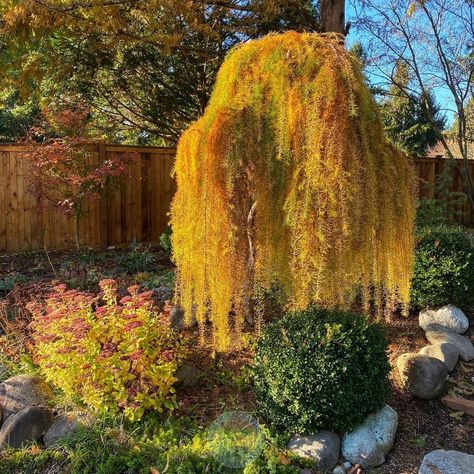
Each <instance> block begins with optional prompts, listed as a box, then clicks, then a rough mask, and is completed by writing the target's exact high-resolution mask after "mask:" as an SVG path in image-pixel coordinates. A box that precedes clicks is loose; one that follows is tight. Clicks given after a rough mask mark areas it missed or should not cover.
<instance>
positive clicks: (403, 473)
mask: <svg viewBox="0 0 474 474" xmlns="http://www.w3.org/2000/svg"><path fill="white" fill-rule="evenodd" d="M146 252H148V253H149V255H148V258H149V259H150V261H152V262H153V265H154V268H155V269H158V271H149V270H150V268H148V267H147V262H146V258H142V259H141V257H139V256H138V257H136V260H137V261H139V262H138V264H144V268H143V270H148V271H137V272H135V273H130V272H127V271H126V268H124V267H125V266H126V265H127V263H124V262H127V259H126V258H124V256H127V255H129V254H130V251H129V249H111V250H107V251H100V252H99V251H92V250H91V251H82V252H50V254H49V258H48V256H47V255H46V254H45V253H44V252H35V253H23V254H18V255H11V256H8V255H7V256H2V257H0V275H1V278H0V283H3V288H2V293H1V294H0V298H1V299H3V309H1V307H0V310H2V311H3V316H4V317H5V315H6V314H7V313H6V311H7V310H9V311H10V313H9V314H10V315H13V316H17V317H25V318H26V316H25V314H24V313H23V312H22V311H20V312H18V309H19V307H20V306H22V305H24V304H26V303H27V302H28V301H29V300H30V299H31V298H33V297H34V296H35V295H34V292H33V289H34V288H36V289H37V291H38V292H39V293H41V292H44V291H47V290H48V289H49V288H50V287H51V281H53V280H57V281H61V282H65V283H67V284H69V285H71V286H76V287H77V288H80V289H82V290H86V291H93V292H97V291H98V286H97V284H98V281H99V279H101V278H111V277H112V278H115V279H117V280H118V281H119V283H120V286H123V288H126V287H127V286H128V285H130V284H133V283H140V284H143V285H144V287H146V288H148V289H153V288H154V285H155V286H157V287H158V288H161V290H164V289H165V288H167V285H168V287H169V286H170V285H171V281H172V278H170V271H172V266H171V264H170V262H169V260H168V258H167V257H166V255H165V254H164V253H163V252H162V251H161V250H160V249H159V248H150V249H147V250H146ZM150 255H151V257H150ZM142 257H143V256H142ZM133 258H134V257H132V259H133ZM140 259H141V260H140ZM128 262H129V263H128V264H130V261H128ZM140 262H141V263H140ZM143 262H145V263H143ZM135 263H136V262H135ZM138 264H137V265H138ZM130 265H131V267H133V266H134V265H133V262H132V264H130ZM135 269H136V268H135ZM147 285H148V286H147ZM13 286H15V291H14V293H13V294H15V295H17V298H24V301H21V300H19V299H15V300H14V301H12V300H10V298H11V294H12V293H11V291H10V290H11V289H12V287H13ZM22 288H24V289H30V290H31V291H30V292H29V291H23V292H22V291H21V289H22ZM165 293H166V292H164V291H162V293H161V294H160V295H158V297H157V303H158V304H161V303H163V302H164V301H162V300H163V295H164V294H165ZM9 304H14V305H15V308H11V307H9ZM12 310H13V311H12ZM22 315H23V316H22ZM468 316H469V317H470V322H471V326H470V330H469V332H468V333H467V335H468V336H469V337H471V339H472V338H473V337H474V331H473V327H474V313H471V314H468ZM14 324H15V321H14V320H12V321H11V325H10V326H9V330H13V329H14ZM19 324H20V326H21V327H22V330H26V329H25V328H26V324H27V321H23V322H21V321H19ZM387 334H388V337H389V358H390V362H391V364H392V367H394V369H393V370H392V373H391V387H392V399H391V400H390V401H389V402H388V403H389V404H390V405H391V406H392V407H393V408H394V409H395V410H396V411H397V412H398V415H399V427H398V432H397V438H396V442H395V446H394V449H393V450H392V451H391V452H390V453H389V455H388V456H387V461H386V463H385V464H384V465H382V466H381V467H379V468H376V469H372V470H370V471H369V472H376V473H380V474H412V473H413V474H415V473H417V472H418V467H419V465H420V463H421V460H422V458H423V457H424V455H425V454H427V453H428V452H430V451H432V450H435V449H447V450H451V449H452V450H457V451H462V452H466V453H473V446H474V418H472V417H469V416H467V415H463V414H461V413H459V412H455V411H453V410H451V409H449V408H448V407H446V406H445V405H443V404H442V403H441V402H440V401H439V400H438V399H437V400H430V401H425V400H419V399H416V398H414V397H412V396H411V395H409V394H408V393H407V391H405V390H403V389H401V388H400V384H399V381H398V372H397V371H396V370H395V367H396V359H397V357H398V356H399V355H401V354H403V353H406V352H417V351H418V350H419V349H420V348H421V347H422V346H424V345H426V340H425V337H424V332H423V330H422V329H421V328H420V327H419V325H418V318H417V315H416V314H412V315H410V317H409V318H408V319H405V318H402V317H400V316H396V317H394V319H393V320H392V321H391V323H390V328H389V331H387ZM186 339H189V340H190V341H191V343H190V347H191V348H192V351H191V355H190V361H191V362H192V364H193V365H194V367H195V368H197V370H198V371H199V374H200V378H199V380H198V381H197V382H195V383H193V384H192V386H189V387H183V388H180V389H179V390H178V392H177V408H176V410H175V412H174V415H172V418H173V420H174V421H176V422H177V423H179V419H182V420H187V421H186V422H184V421H183V423H185V424H187V423H188V421H189V420H191V421H190V423H191V424H192V425H193V426H194V428H193V429H200V430H202V429H205V428H206V427H207V426H209V424H210V423H211V422H212V421H213V420H215V419H216V418H217V417H218V416H219V415H221V414H222V413H223V412H224V411H229V410H245V411H249V412H255V411H256V404H255V401H254V396H253V393H252V389H251V385H250V383H249V378H248V375H247V372H248V370H247V366H248V364H250V363H251V361H252V356H253V352H252V351H253V339H252V338H251V337H250V336H249V337H248V340H247V344H246V348H245V349H242V350H239V351H231V352H229V353H227V354H225V355H222V356H216V355H213V353H212V351H211V350H210V349H209V348H201V347H199V346H198V344H197V342H198V335H197V330H192V329H191V330H186ZM11 341H12V339H9V343H11ZM21 349H22V347H21V345H20V346H19V345H17V346H15V345H13V346H12V345H10V346H8V347H7V346H5V345H3V346H2V347H0V350H2V352H3V355H4V356H8V357H12V353H11V351H12V350H13V351H14V350H21ZM462 367H464V372H463V371H462V369H461V368H462ZM472 377H474V364H470V365H469V364H467V365H464V366H463V365H462V364H458V367H457V368H456V369H455V370H454V372H453V373H452V374H451V375H450V383H452V382H453V381H454V382H456V381H459V380H464V381H470V380H471V378H472ZM348 389H349V390H357V386H354V387H348ZM466 397H467V398H471V399H474V397H472V396H471V397H469V396H466ZM168 421H169V420H168ZM117 442H118V443H120V442H121V441H120V440H118V441H117ZM123 442H128V441H126V440H123ZM276 453H277V454H276V455H275V452H274V455H275V456H276V457H275V459H276V461H275V462H276V463H277V464H280V465H281V466H284V465H287V464H289V463H290V459H289V458H288V457H287V456H286V453H285V452H284V451H278V450H276ZM63 454H64V453H63ZM23 455H24V456H25V459H30V461H28V462H31V464H25V465H29V466H39V465H41V466H42V467H41V468H38V469H39V470H37V471H35V470H34V469H33V471H31V470H30V472H38V473H42V474H46V473H50V472H63V471H61V468H60V466H66V465H68V459H69V460H70V459H71V458H70V457H69V458H68V456H71V455H70V454H69V455H67V456H66V457H65V458H64V457H61V456H59V457H60V459H58V460H56V461H55V460H54V456H53V457H52V458H51V459H50V460H48V461H47V462H46V461H45V462H44V464H41V463H39V461H38V463H36V464H35V463H34V462H33V461H31V460H32V459H34V458H35V457H39V456H44V453H43V454H41V451H40V450H38V449H36V448H32V449H31V450H29V451H28V452H27V453H25V452H24V453H23ZM5 456H6V457H4V459H3V460H2V463H3V464H2V466H3V467H0V472H2V473H4V472H5V473H6V472H8V473H16V472H22V471H20V470H18V471H15V470H14V469H15V468H13V467H11V468H10V467H8V466H9V464H8V463H9V462H12V459H13V457H14V456H13V455H12V454H11V453H9V454H6V455H5ZM25 462H26V461H25ZM150 462H151V461H150ZM5 466H7V467H5ZM11 466H13V464H11ZM150 467H153V465H152V464H150ZM5 469H11V470H5ZM64 472H67V471H64ZM101 472H102V471H101ZM104 472H113V471H104ZM128 472H131V473H132V472H139V471H134V470H133V468H132V469H131V470H130V471H128ZM151 472H153V473H154V471H151ZM186 472H188V471H186ZM189 472H193V471H189ZM195 472H201V471H199V470H197V471H195ZM212 472H214V471H212ZM259 472H265V470H262V471H259ZM275 472H283V471H275Z"/></svg>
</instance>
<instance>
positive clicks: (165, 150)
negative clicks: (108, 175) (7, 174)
mask: <svg viewBox="0 0 474 474" xmlns="http://www.w3.org/2000/svg"><path fill="white" fill-rule="evenodd" d="M99 146H105V151H106V152H127V153H152V154H157V155H160V154H161V155H169V154H173V153H175V152H176V148H173V147H159V146H138V145H120V144H114V143H92V144H90V145H88V147H90V150H91V151H95V150H98V148H99ZM29 148H30V147H29V146H27V145H17V144H14V143H0V152H24V151H28V150H29Z"/></svg>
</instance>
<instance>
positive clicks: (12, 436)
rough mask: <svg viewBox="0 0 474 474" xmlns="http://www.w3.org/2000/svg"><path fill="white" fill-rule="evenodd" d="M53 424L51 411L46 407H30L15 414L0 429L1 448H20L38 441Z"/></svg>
mask: <svg viewBox="0 0 474 474" xmlns="http://www.w3.org/2000/svg"><path fill="white" fill-rule="evenodd" d="M51 422H52V414H51V411H50V410H49V409H48V408H45V407H28V408H25V409H23V410H21V411H19V412H18V413H15V414H14V415H12V416H10V417H9V418H8V420H7V421H6V422H5V423H4V425H3V426H2V428H1V429H0V448H2V447H5V446H10V447H12V448H20V447H21V446H22V445H23V444H24V443H26V442H29V441H37V440H38V439H39V438H40V437H41V436H42V435H43V433H44V432H45V431H46V430H47V429H48V427H49V426H50V425H51Z"/></svg>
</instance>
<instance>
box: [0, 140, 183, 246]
mask: <svg viewBox="0 0 474 474" xmlns="http://www.w3.org/2000/svg"><path fill="white" fill-rule="evenodd" d="M25 151H26V148H25V147H21V146H16V145H9V146H8V145H4V146H0V253H2V252H17V251H21V250H29V249H39V248H42V247H43V246H46V247H47V248H48V249H67V248H74V245H75V244H74V219H73V218H71V217H69V216H66V215H65V214H63V213H61V212H59V211H58V210H55V209H51V208H47V207H45V206H40V205H39V203H38V202H37V200H36V199H35V198H34V197H33V196H32V195H31V194H30V193H28V192H27V189H26V188H27V184H26V182H25V161H24V153H25ZM91 151H92V156H93V157H94V158H93V159H97V160H100V161H103V160H105V159H110V158H115V157H117V158H120V157H121V156H123V157H126V158H127V160H129V161H128V164H127V171H126V173H125V176H124V177H123V178H122V179H123V185H122V186H120V187H119V188H118V189H112V190H110V191H108V192H107V193H105V194H104V195H103V196H102V197H100V198H91V199H89V200H88V202H87V206H86V214H85V216H84V217H83V218H82V219H81V224H80V241H81V244H82V245H85V246H92V247H107V246H110V245H119V244H127V243H130V242H132V241H133V240H136V241H138V242H156V241H158V239H159V236H160V235H161V233H162V232H163V230H164V229H165V228H166V225H167V222H168V216H167V213H168V210H169V207H170V203H171V198H172V196H173V194H174V191H175V183H174V180H173V179H172V178H171V171H172V166H173V160H174V155H175V150H174V149H172V148H152V147H132V146H124V145H120V146H115V145H105V144H98V145H94V146H93V147H92V150H91Z"/></svg>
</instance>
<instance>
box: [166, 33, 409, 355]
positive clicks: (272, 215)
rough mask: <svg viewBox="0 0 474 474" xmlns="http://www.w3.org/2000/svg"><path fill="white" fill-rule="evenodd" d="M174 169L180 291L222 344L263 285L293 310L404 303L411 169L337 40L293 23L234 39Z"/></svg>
mask: <svg viewBox="0 0 474 474" xmlns="http://www.w3.org/2000/svg"><path fill="white" fill-rule="evenodd" d="M175 174H176V179H177V186H178V189H177V193H176V195H175V197H174V201H173V204H172V214H171V224H172V228H173V237H172V240H173V249H174V255H173V258H174V261H175V263H176V266H177V287H176V289H177V296H176V298H177V301H178V302H179V303H180V304H181V305H182V306H183V307H184V309H185V311H186V315H187V318H191V314H192V313H193V312H194V314H195V315H196V318H197V320H198V322H199V324H200V327H201V330H202V335H203V336H204V326H205V323H206V320H207V319H209V320H210V321H211V322H212V327H213V338H214V344H215V347H216V348H217V349H218V350H225V349H226V348H228V346H229V344H230V340H231V334H232V332H233V331H234V330H235V331H236V332H237V333H238V332H239V330H240V326H241V323H242V321H243V315H244V312H245V311H247V310H248V307H249V301H251V298H252V295H253V294H254V290H255V288H262V287H263V288H266V287H271V286H272V285H273V284H275V283H278V284H279V285H281V286H282V287H283V289H284V290H285V293H286V295H287V298H288V301H289V307H290V308H291V309H304V308H306V307H308V306H309V305H310V304H312V303H316V304H320V305H322V306H327V307H331V306H337V307H347V306H349V305H350V304H351V303H353V302H354V299H355V298H356V296H357V294H360V292H362V294H363V295H364V301H365V306H366V308H368V306H369V301H370V298H371V297H373V296H375V306H376V308H378V309H379V310H380V308H381V306H382V303H383V302H384V304H385V305H386V307H388V308H393V306H394V305H395V303H403V304H405V305H406V304H407V303H408V301H409V286H410V276H411V272H412V248H413V222H414V214H415V197H414V196H415V193H414V189H415V184H414V183H415V180H414V174H413V171H412V168H411V165H410V164H409V162H408V160H407V158H406V157H405V155H403V154H402V153H401V152H400V151H398V150H397V149H396V148H394V147H393V146H391V145H390V144H389V143H388V142H387V140H386V139H385V137H384V134H383V131H382V126H381V123H380V118H379V113H378V109H377V105H376V103H375V101H374V99H373V98H372V96H371V94H370V92H369V90H368V88H367V86H366V85H365V83H364V78H363V75H362V73H361V70H360V66H359V64H358V62H357V60H356V59H355V58H353V57H351V56H350V55H349V54H348V53H347V52H346V51H345V50H344V47H343V45H341V44H340V38H338V37H331V36H322V35H316V34H309V33H303V34H301V33H295V32H288V33H285V34H281V35H269V36H266V37H264V38H262V39H259V40H255V41H250V42H248V43H245V44H243V45H241V46H239V47H237V48H235V49H233V50H232V51H231V52H230V54H229V55H228V57H227V59H226V60H225V62H224V64H223V65H222V67H221V69H220V71H219V74H218V77H217V82H216V85H215V89H214V92H213V94H212V97H211V100H210V103H209V105H208V107H207V109H206V111H205V113H204V115H203V116H202V117H201V118H200V119H199V120H198V121H196V122H195V123H194V124H192V125H191V126H190V127H189V128H188V129H187V130H186V131H185V133H184V134H183V136H182V137H181V140H180V142H179V145H178V151H177V157H176V165H175ZM382 300H383V301H382ZM230 314H231V315H232V316H230Z"/></svg>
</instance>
